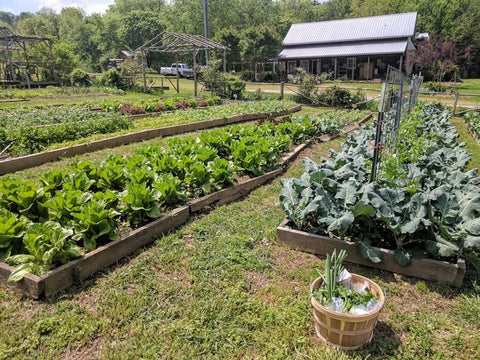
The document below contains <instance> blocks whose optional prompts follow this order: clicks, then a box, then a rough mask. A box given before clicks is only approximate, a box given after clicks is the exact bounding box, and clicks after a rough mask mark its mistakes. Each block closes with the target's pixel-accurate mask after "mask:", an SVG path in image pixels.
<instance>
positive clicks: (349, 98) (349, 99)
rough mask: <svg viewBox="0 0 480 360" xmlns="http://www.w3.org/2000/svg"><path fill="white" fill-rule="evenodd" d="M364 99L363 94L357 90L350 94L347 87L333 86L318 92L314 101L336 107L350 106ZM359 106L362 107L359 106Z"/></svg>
mask: <svg viewBox="0 0 480 360" xmlns="http://www.w3.org/2000/svg"><path fill="white" fill-rule="evenodd" d="M365 99H366V98H365V95H364V94H363V93H361V92H359V91H358V92H356V93H355V94H353V95H352V94H351V93H350V91H348V90H347V89H342V88H339V87H336V86H334V87H331V88H329V89H327V90H325V91H323V92H321V93H318V95H317V97H316V99H315V102H316V103H322V104H325V105H329V106H332V107H338V106H351V105H353V104H356V103H359V102H361V101H364V100H365ZM359 108H362V107H361V106H359Z"/></svg>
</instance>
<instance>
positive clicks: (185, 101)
mask: <svg viewBox="0 0 480 360" xmlns="http://www.w3.org/2000/svg"><path fill="white" fill-rule="evenodd" d="M221 104H222V99H220V98H219V97H218V96H213V97H209V98H206V99H198V100H197V99H193V98H184V97H171V98H168V99H166V100H163V101H161V100H158V99H148V100H142V101H138V102H125V101H123V100H122V99H115V100H102V101H101V102H96V103H95V102H90V103H89V104H88V107H89V108H90V109H96V108H98V109H101V110H103V111H109V112H119V113H121V114H129V115H138V114H146V113H156V112H164V111H173V110H185V109H188V108H193V109H195V108H197V107H203V108H204V107H208V106H214V105H221Z"/></svg>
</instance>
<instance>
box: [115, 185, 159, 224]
mask: <svg viewBox="0 0 480 360" xmlns="http://www.w3.org/2000/svg"><path fill="white" fill-rule="evenodd" d="M120 199H121V202H122V213H123V214H124V216H125V218H126V220H127V221H128V223H129V224H130V225H131V226H133V227H136V226H138V225H141V224H143V223H145V222H146V221H147V220H149V219H157V218H159V217H160V215H161V212H160V208H159V206H158V203H159V199H160V193H159V191H158V190H156V189H154V188H150V187H147V186H146V184H136V183H130V184H128V185H127V187H126V189H125V191H124V192H122V193H121V194H120Z"/></svg>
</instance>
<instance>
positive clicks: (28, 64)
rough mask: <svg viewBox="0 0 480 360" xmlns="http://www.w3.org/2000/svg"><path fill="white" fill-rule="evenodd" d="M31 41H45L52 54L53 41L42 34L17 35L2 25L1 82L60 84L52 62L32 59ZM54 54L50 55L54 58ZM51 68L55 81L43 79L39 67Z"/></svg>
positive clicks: (21, 84)
mask: <svg viewBox="0 0 480 360" xmlns="http://www.w3.org/2000/svg"><path fill="white" fill-rule="evenodd" d="M29 43H44V44H45V45H46V46H47V48H48V50H49V51H50V55H52V46H53V42H52V40H50V39H49V38H45V37H40V36H30V35H28V36H24V35H16V34H14V33H12V31H11V30H10V29H9V28H7V27H6V26H0V82H1V83H2V84H3V85H17V86H27V87H28V88H29V89H30V86H32V85H49V84H58V78H57V75H56V73H55V69H54V67H53V64H52V63H44V62H41V61H36V60H32V59H31V58H30V56H29V53H28V50H29V49H28V44H29ZM52 58H53V56H50V59H52ZM40 67H44V68H49V69H50V70H51V72H52V75H53V77H54V78H55V81H53V82H52V81H45V79H41V77H40V74H39V68H40Z"/></svg>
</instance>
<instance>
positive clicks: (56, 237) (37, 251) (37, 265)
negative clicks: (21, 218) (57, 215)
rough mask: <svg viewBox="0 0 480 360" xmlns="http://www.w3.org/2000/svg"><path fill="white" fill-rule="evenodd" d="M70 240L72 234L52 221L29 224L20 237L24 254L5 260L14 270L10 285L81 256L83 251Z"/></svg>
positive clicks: (69, 230) (71, 231)
mask: <svg viewBox="0 0 480 360" xmlns="http://www.w3.org/2000/svg"><path fill="white" fill-rule="evenodd" d="M72 236H73V230H71V229H64V228H62V227H61V226H60V225H59V224H58V223H56V222H53V221H47V222H44V223H33V224H28V225H27V228H26V230H25V235H24V237H23V243H24V245H25V250H26V253H25V254H18V255H12V256H10V257H8V258H7V259H6V261H7V263H9V264H10V265H15V266H16V267H15V269H14V270H13V271H12V273H11V275H10V277H9V281H19V280H21V279H23V277H24V276H25V275H26V274H28V273H31V274H37V275H38V274H42V273H45V272H47V271H49V270H51V269H52V268H53V267H55V266H56V265H57V264H65V263H67V262H68V261H70V260H71V259H74V258H76V257H79V256H81V254H82V251H81V249H80V247H79V246H77V245H76V244H75V241H74V240H72Z"/></svg>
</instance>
